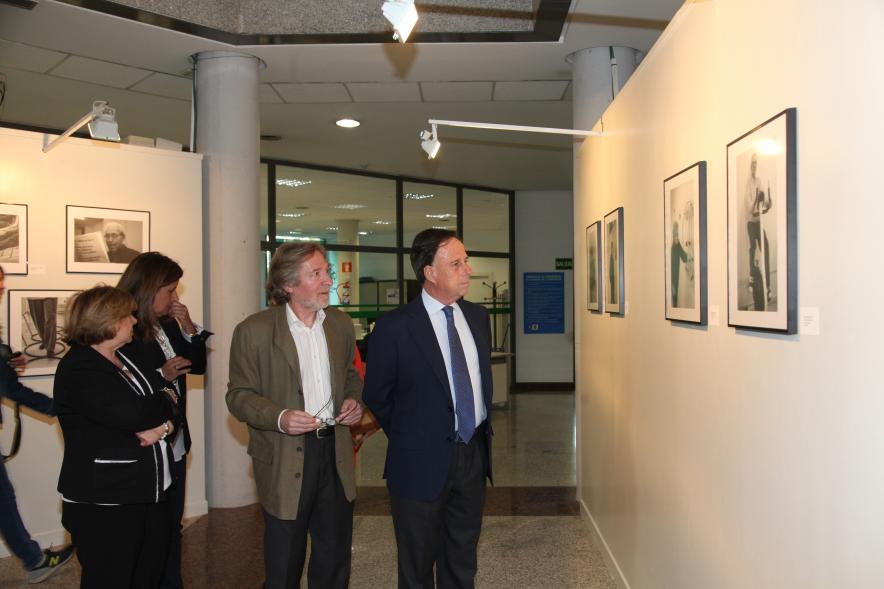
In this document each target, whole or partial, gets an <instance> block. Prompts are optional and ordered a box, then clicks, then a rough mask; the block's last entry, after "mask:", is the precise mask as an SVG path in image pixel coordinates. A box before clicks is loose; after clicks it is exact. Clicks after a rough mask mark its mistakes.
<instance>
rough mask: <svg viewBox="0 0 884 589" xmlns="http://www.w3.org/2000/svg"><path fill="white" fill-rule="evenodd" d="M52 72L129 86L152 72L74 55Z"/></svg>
mask: <svg viewBox="0 0 884 589" xmlns="http://www.w3.org/2000/svg"><path fill="white" fill-rule="evenodd" d="M50 73H51V74H52V75H53V76H59V77H61V78H70V79H73V80H80V81H82V82H92V83H93V84H101V85H102V86H112V87H114V88H128V87H129V86H131V85H132V84H135V83H136V82H138V81H139V80H143V79H144V78H146V77H147V76H149V75H150V73H151V72H149V71H147V70H142V69H139V68H134V67H129V66H126V65H119V64H116V63H110V62H107V61H98V60H97V59H89V58H88V57H79V56H76V55H72V56H71V57H70V58H68V59H66V60H64V61H63V62H62V63H61V64H60V65H59V66H58V67H57V68H55V69H53V70H52V71H51V72H50Z"/></svg>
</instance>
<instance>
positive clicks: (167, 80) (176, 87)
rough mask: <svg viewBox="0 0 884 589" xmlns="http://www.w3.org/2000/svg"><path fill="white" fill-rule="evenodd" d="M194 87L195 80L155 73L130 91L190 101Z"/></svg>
mask: <svg viewBox="0 0 884 589" xmlns="http://www.w3.org/2000/svg"><path fill="white" fill-rule="evenodd" d="M192 85H193V80H191V79H190V78H181V77H178V76H170V75H169V74H159V73H154V74H152V75H150V76H148V77H147V78H145V79H143V80H141V81H140V82H138V83H137V84H135V85H134V86H132V87H131V88H129V89H130V90H135V91H136V92H144V93H145V94H156V95H157V96H165V97H167V98H180V99H181V100H190V98H191V91H192V87H193V86H192Z"/></svg>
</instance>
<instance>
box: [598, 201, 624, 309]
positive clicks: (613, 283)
mask: <svg viewBox="0 0 884 589" xmlns="http://www.w3.org/2000/svg"><path fill="white" fill-rule="evenodd" d="M602 227H603V232H604V242H605V251H604V254H605V262H606V263H603V264H602V268H603V271H604V273H605V274H604V276H603V278H604V280H605V282H606V286H605V288H604V289H603V290H604V291H605V293H606V294H605V312H607V313H610V314H612V315H624V314H625V313H626V296H625V293H624V290H625V288H624V286H625V283H626V281H625V280H624V275H623V269H624V264H623V207H617V208H616V209H614V210H613V211H611V212H610V213H608V214H607V215H605V218H604V224H603V225H602Z"/></svg>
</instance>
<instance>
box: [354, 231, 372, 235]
mask: <svg viewBox="0 0 884 589" xmlns="http://www.w3.org/2000/svg"><path fill="white" fill-rule="evenodd" d="M356 233H358V234H359V235H368V234H369V232H368V231H357V232H356Z"/></svg>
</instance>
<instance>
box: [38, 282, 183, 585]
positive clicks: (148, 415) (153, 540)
mask: <svg viewBox="0 0 884 589" xmlns="http://www.w3.org/2000/svg"><path fill="white" fill-rule="evenodd" d="M134 311H135V301H134V300H133V299H132V297H131V295H129V294H128V293H126V292H124V291H121V290H119V289H116V288H113V287H110V286H99V287H95V288H92V289H89V290H86V291H83V292H81V293H79V294H77V295H75V296H74V297H73V298H72V300H71V301H70V302H69V304H68V308H67V312H66V320H65V332H66V333H65V335H66V340H67V341H68V342H69V343H70V346H71V348H70V350H69V351H68V353H67V354H65V356H64V358H62V359H61V362H59V364H58V368H57V370H56V372H55V387H54V397H55V409H56V411H57V413H58V421H59V423H60V424H61V431H62V434H63V436H64V445H65V447H64V459H63V461H62V465H61V474H60V476H59V479H58V490H59V492H60V493H61V495H62V500H63V503H62V524H63V525H64V527H65V529H67V530H68V532H70V534H71V538H72V540H73V542H74V544H75V545H76V546H77V557H78V559H79V560H80V564H81V565H82V569H83V574H82V577H81V580H80V587H84V588H87V587H89V588H91V587H95V588H101V589H107V588H109V587H130V588H150V589H154V588H156V587H158V586H159V582H160V576H161V573H162V567H163V564H164V563H165V560H166V556H167V552H168V542H169V528H168V521H169V520H168V508H167V503H166V502H165V496H166V490H167V489H168V488H169V486H170V485H171V482H172V480H171V478H172V477H171V474H170V471H169V465H170V463H171V460H172V458H171V452H170V448H169V445H168V444H167V442H166V440H167V438H168V436H169V435H172V434H174V432H175V430H176V425H175V422H176V415H177V409H176V406H175V403H176V399H175V394H174V391H172V390H171V389H168V388H163V383H162V381H161V379H159V378H157V375H156V374H154V373H152V371H151V370H150V369H148V368H147V367H144V366H139V364H138V363H137V362H136V361H135V360H134V359H133V358H132V357H130V356H129V355H127V354H125V353H123V352H122V350H121V349H120V348H122V346H123V345H124V344H126V343H128V342H129V341H130V340H131V339H132V328H133V326H134V325H135V323H136V319H135V317H134V316H133V315H132V313H133V312H134Z"/></svg>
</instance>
